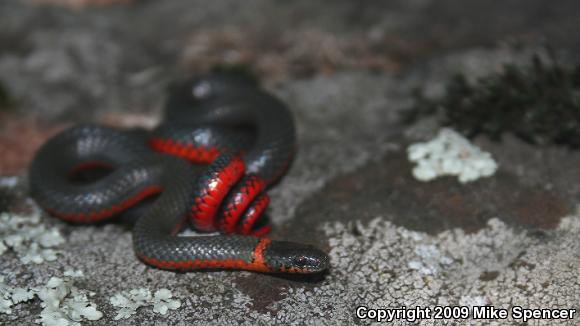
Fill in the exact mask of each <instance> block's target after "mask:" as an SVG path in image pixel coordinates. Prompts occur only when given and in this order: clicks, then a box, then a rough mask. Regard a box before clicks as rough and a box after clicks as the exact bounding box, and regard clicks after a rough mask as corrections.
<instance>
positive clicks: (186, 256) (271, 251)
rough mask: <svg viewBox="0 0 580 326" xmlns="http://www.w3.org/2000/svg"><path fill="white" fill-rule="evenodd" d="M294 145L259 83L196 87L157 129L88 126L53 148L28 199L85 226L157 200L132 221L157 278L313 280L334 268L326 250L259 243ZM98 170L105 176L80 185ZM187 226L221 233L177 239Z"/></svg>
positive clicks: (181, 95)
mask: <svg viewBox="0 0 580 326" xmlns="http://www.w3.org/2000/svg"><path fill="white" fill-rule="evenodd" d="M295 143H296V142H295V130H294V122H293V118H292V115H291V114H290V112H289V111H288V109H287V108H286V107H285V106H284V105H283V104H282V103H281V102H280V101H279V100H277V99H276V98H274V97H272V96H271V95H269V94H267V93H266V92H264V91H262V90H260V89H259V88H258V87H257V86H256V85H254V84H251V83H248V82H247V81H245V80H242V79H239V78H235V77H231V76H223V75H211V76H206V77H202V78H194V79H190V80H188V81H185V82H182V83H179V84H176V85H174V86H173V88H172V89H171V91H170V96H169V98H168V101H167V103H166V110H165V116H164V118H163V121H162V123H161V124H160V125H159V126H158V127H157V128H155V129H154V130H153V131H143V130H119V129H114V128H108V127H102V126H96V125H81V126H76V127H72V128H70V129H68V130H65V131H63V132H62V133H60V134H58V135H56V136H55V137H54V138H52V139H50V140H49V141H48V142H47V143H46V144H44V145H43V146H42V147H41V148H40V149H39V151H38V152H37V154H36V156H35V158H34V159H33V161H32V163H31V166H30V171H29V172H30V191H31V195H32V197H33V198H34V199H35V200H36V201H37V202H38V203H39V204H40V205H41V206H42V207H43V208H44V209H46V210H47V211H48V212H50V213H51V214H52V215H55V216H57V217H59V218H61V219H63V220H66V221H69V222H76V223H92V222H95V221H100V220H105V219H109V218H111V217H114V216H117V215H119V214H120V213H122V212H125V211H127V210H128V209H129V208H131V207H133V206H135V205H136V204H138V203H140V202H143V201H144V200H145V199H146V198H153V197H154V196H156V198H155V199H154V201H153V202H152V204H151V205H150V206H148V208H147V209H146V210H145V212H144V213H143V214H142V216H140V217H139V218H138V219H137V221H136V222H135V226H134V229H133V244H134V249H135V252H136V255H137V256H138V257H139V258H140V259H141V260H142V261H144V262H145V263H147V264H150V265H153V266H156V267H158V268H163V269H178V270H190V269H197V268H220V269H245V270H254V271H260V272H290V273H316V272H320V271H323V270H325V269H326V268H327V266H328V258H327V256H326V254H324V253H323V252H322V251H320V250H318V249H316V248H314V247H312V246H309V245H304V244H298V243H293V242H285V241H273V240H271V239H269V238H264V237H262V236H264V235H265V234H267V233H268V232H269V231H270V228H271V227H270V226H269V225H268V224H267V222H266V215H265V214H264V211H265V209H266V207H267V205H268V203H269V198H268V196H267V195H266V194H265V190H266V188H267V187H269V186H271V185H272V184H273V183H274V182H276V181H277V180H278V179H279V178H280V177H281V176H282V175H283V174H284V173H285V171H286V169H287V168H288V166H289V164H290V162H291V160H292V157H293V155H294V152H295ZM167 154H169V155H167ZM91 171H93V172H94V171H101V172H103V171H104V173H100V174H99V177H97V178H95V177H94V176H93V177H91V178H88V180H86V179H83V178H82V177H79V175H80V176H82V175H84V174H86V173H87V172H91ZM89 175H90V173H89ZM188 220H189V221H190V223H191V224H192V225H193V227H194V228H195V229H197V230H199V231H203V232H210V231H220V233H221V234H220V235H209V236H195V237H181V236H177V233H179V232H180V231H181V230H182V229H183V227H184V226H185V223H186V222H187V221H188Z"/></svg>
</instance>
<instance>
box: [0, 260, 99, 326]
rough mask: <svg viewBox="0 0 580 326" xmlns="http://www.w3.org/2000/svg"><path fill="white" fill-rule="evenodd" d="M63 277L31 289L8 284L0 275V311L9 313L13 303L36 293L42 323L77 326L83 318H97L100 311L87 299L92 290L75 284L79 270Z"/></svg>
mask: <svg viewBox="0 0 580 326" xmlns="http://www.w3.org/2000/svg"><path fill="white" fill-rule="evenodd" d="M64 275H65V276H64V277H63V278H59V277H51V278H50V279H49V280H48V282H47V283H46V285H43V286H39V287H33V288H29V289H26V288H18V287H10V286H7V285H6V284H4V277H2V276H0V313H5V314H10V313H12V309H11V307H12V306H13V305H15V304H18V303H21V302H26V301H30V300H32V299H33V298H34V296H37V297H38V298H39V299H40V300H41V303H40V305H41V307H42V308H43V309H42V311H41V313H40V318H38V319H36V322H37V323H41V324H42V325H45V326H77V325H80V323H81V321H83V320H98V319H101V318H102V317H103V313H102V312H100V311H98V310H97V306H96V304H94V303H93V302H91V301H90V300H89V297H91V296H94V295H95V294H94V293H93V292H88V291H87V290H83V289H79V288H77V287H76V286H75V284H74V280H73V277H81V276H82V272H81V271H76V272H75V271H66V272H65V273H64Z"/></svg>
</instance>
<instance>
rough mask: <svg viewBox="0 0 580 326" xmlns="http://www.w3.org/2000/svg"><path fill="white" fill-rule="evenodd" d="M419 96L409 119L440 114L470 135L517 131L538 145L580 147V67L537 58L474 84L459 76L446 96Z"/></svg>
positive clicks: (494, 135) (443, 121)
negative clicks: (429, 97)
mask: <svg viewBox="0 0 580 326" xmlns="http://www.w3.org/2000/svg"><path fill="white" fill-rule="evenodd" d="M415 98H416V102H415V106H414V107H413V108H412V109H411V110H409V111H407V112H405V115H404V120H405V122H407V123H412V122H414V121H416V120H417V119H419V118H420V117H422V116H426V115H433V114H436V115H437V117H438V119H439V121H440V122H441V124H442V125H445V126H450V127H452V128H454V129H456V130H458V131H459V132H461V133H463V134H464V135H466V136H467V137H474V136H476V135H479V134H484V135H487V136H489V137H490V138H491V139H493V140H501V137H502V135H503V134H505V133H513V134H514V135H516V136H518V137H520V138H521V139H523V140H525V141H526V142H529V143H532V144H549V143H553V144H561V145H565V146H569V147H571V148H579V147H580V65H579V66H576V67H572V68H564V67H562V66H560V65H559V64H558V63H557V62H556V61H555V60H554V59H551V60H550V62H549V63H546V62H543V61H542V60H541V59H540V58H539V57H538V56H534V57H533V58H532V62H531V64H530V65H529V66H526V67H518V66H515V65H505V66H504V69H503V70H502V71H501V72H500V73H497V74H493V75H490V76H487V77H484V78H480V79H479V80H477V82H475V83H473V84H470V83H469V82H467V80H466V78H465V77H464V76H463V75H457V76H455V78H453V79H452V80H451V81H450V82H449V83H448V84H447V90H446V94H445V95H444V96H443V97H442V98H439V99H435V100H430V99H426V98H425V97H424V96H423V95H422V94H421V92H420V91H416V92H415Z"/></svg>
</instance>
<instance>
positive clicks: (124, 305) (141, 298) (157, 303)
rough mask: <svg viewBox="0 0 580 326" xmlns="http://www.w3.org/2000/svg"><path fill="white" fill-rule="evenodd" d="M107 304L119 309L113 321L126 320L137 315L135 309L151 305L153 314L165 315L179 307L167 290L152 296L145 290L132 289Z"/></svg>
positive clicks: (121, 293) (178, 303) (179, 302)
mask: <svg viewBox="0 0 580 326" xmlns="http://www.w3.org/2000/svg"><path fill="white" fill-rule="evenodd" d="M109 302H110V303H111V304H112V305H113V306H115V307H117V308H120V309H119V310H118V311H117V315H116V316H115V317H114V318H113V319H115V320H120V319H127V318H129V317H131V316H132V315H134V314H136V313H137V309H139V308H141V307H145V306H150V305H153V312H155V313H158V314H161V315H165V314H167V311H168V310H175V309H177V308H179V307H181V301H180V300H179V299H173V294H172V293H171V291H170V290H168V289H161V290H158V291H157V292H155V294H154V295H152V294H151V291H150V290H149V289H146V288H140V289H133V290H130V291H123V292H120V293H117V294H115V295H114V296H113V297H111V298H110V299H109Z"/></svg>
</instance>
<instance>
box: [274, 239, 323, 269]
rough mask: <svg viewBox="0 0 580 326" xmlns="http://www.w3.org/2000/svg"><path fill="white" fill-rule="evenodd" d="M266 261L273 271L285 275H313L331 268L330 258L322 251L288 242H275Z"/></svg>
mask: <svg viewBox="0 0 580 326" xmlns="http://www.w3.org/2000/svg"><path fill="white" fill-rule="evenodd" d="M264 259H265V261H266V264H267V265H268V267H270V268H271V269H272V270H273V271H276V272H283V273H298V274H313V273H320V272H323V271H324V270H326V269H327V268H328V267H329V262H328V256H327V255H326V254H325V253H324V252H322V251H321V250H320V249H318V248H316V247H314V246H310V245H305V244H300V243H294V242H287V241H273V242H272V243H271V244H270V245H269V246H268V248H267V249H266V250H265V252H264Z"/></svg>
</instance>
